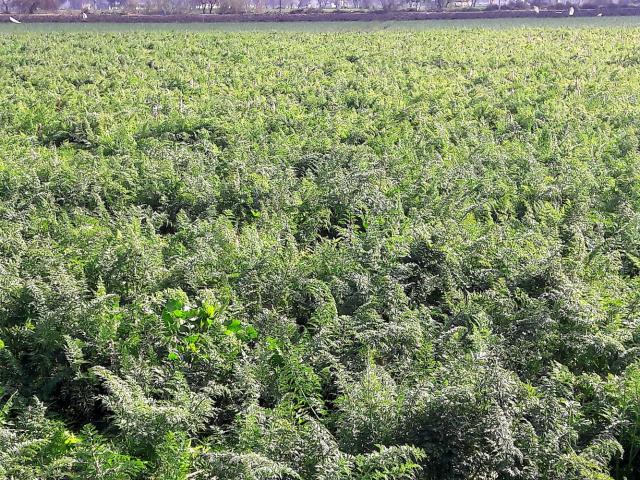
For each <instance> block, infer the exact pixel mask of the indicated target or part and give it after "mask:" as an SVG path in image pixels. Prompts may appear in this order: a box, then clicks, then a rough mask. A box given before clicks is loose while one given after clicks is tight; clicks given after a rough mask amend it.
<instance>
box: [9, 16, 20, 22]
mask: <svg viewBox="0 0 640 480" xmlns="http://www.w3.org/2000/svg"><path fill="white" fill-rule="evenodd" d="M9 21H10V22H11V23H22V22H21V21H20V20H16V19H15V18H13V17H9Z"/></svg>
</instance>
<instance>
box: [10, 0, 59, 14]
mask: <svg viewBox="0 0 640 480" xmlns="http://www.w3.org/2000/svg"><path fill="white" fill-rule="evenodd" d="M5 1H6V0H3V4H4V6H5V9H7V8H8V5H7V4H6V3H4V2H5ZM60 4H61V2H60V0H14V2H12V4H11V5H12V6H13V9H14V10H16V11H18V12H21V13H35V12H37V11H38V10H44V11H53V10H57V9H58V8H59V7H60Z"/></svg>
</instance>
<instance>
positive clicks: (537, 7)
mask: <svg viewBox="0 0 640 480" xmlns="http://www.w3.org/2000/svg"><path fill="white" fill-rule="evenodd" d="M533 11H534V12H536V13H540V7H539V6H537V5H534V6H533Z"/></svg>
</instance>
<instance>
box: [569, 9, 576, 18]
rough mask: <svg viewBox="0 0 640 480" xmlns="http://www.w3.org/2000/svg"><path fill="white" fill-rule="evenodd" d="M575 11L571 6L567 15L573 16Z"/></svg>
mask: <svg viewBox="0 0 640 480" xmlns="http://www.w3.org/2000/svg"><path fill="white" fill-rule="evenodd" d="M575 12H576V10H575V8H573V7H571V8H570V9H569V16H570V17H573V14H574V13H575Z"/></svg>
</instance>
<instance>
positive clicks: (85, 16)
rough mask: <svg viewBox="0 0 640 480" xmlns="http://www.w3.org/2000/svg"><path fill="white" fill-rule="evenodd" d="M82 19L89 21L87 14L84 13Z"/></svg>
mask: <svg viewBox="0 0 640 480" xmlns="http://www.w3.org/2000/svg"><path fill="white" fill-rule="evenodd" d="M82 19H83V20H86V19H87V14H86V13H84V12H82Z"/></svg>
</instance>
